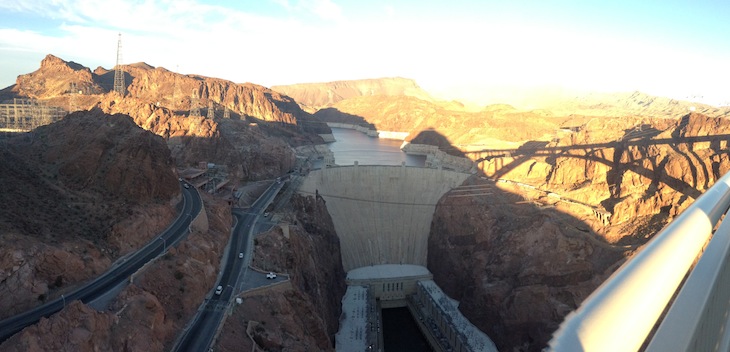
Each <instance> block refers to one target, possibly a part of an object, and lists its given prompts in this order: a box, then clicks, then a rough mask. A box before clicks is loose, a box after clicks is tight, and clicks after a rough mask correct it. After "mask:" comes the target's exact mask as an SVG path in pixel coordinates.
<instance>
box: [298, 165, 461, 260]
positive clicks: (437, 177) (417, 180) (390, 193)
mask: <svg viewBox="0 0 730 352" xmlns="http://www.w3.org/2000/svg"><path fill="white" fill-rule="evenodd" d="M467 177H469V174H464V173H459V172H455V171H449V170H438V169H427V168H416V167H405V166H358V165H355V166H346V167H333V168H326V169H322V170H315V171H312V172H311V173H310V174H309V176H307V177H306V178H305V180H304V181H303V182H302V185H301V186H300V188H299V191H300V192H302V193H305V194H308V195H315V194H317V195H319V196H321V197H322V198H324V200H325V201H326V202H327V209H328V210H329V213H330V215H331V216H332V222H333V223H334V225H335V230H336V231H337V235H338V236H339V238H340V247H341V249H340V250H341V253H342V266H343V267H344V269H345V271H350V270H352V269H355V268H359V267H363V266H368V265H379V264H415V265H421V266H426V255H427V250H428V234H429V231H430V228H431V219H432V217H433V213H434V210H435V208H436V203H437V202H438V200H439V199H440V198H441V197H442V196H443V194H444V193H446V192H447V191H448V190H450V189H451V188H454V187H456V186H459V185H461V183H463V182H464V180H466V178H467Z"/></svg>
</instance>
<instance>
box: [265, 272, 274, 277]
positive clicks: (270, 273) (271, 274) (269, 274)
mask: <svg viewBox="0 0 730 352" xmlns="http://www.w3.org/2000/svg"><path fill="white" fill-rule="evenodd" d="M266 278H267V279H276V274H274V273H272V272H269V273H268V274H266Z"/></svg>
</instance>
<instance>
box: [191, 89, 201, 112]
mask: <svg viewBox="0 0 730 352" xmlns="http://www.w3.org/2000/svg"><path fill="white" fill-rule="evenodd" d="M199 99H200V97H199V96H198V90H197V89H196V88H193V93H192V94H191V95H190V115H189V117H194V116H196V117H199V116H200V107H199V106H198V100H199Z"/></svg>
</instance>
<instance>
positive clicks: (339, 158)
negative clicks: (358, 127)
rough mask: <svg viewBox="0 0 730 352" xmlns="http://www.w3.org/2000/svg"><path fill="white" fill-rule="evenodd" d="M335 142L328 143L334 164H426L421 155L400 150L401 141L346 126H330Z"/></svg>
mask: <svg viewBox="0 0 730 352" xmlns="http://www.w3.org/2000/svg"><path fill="white" fill-rule="evenodd" d="M332 135H334V136H335V139H336V140H337V141H336V142H332V143H329V144H328V145H329V148H330V150H332V152H333V153H334V154H335V164H337V165H340V166H346V165H353V164H354V163H355V161H357V162H358V165H401V163H402V162H404V161H405V162H406V165H407V166H420V167H423V166H424V165H425V164H426V157H425V156H423V155H408V154H406V153H404V152H403V151H401V150H400V146H401V144H403V141H399V140H395V139H382V138H375V137H368V135H366V134H364V133H362V132H358V131H355V130H351V129H347V128H332Z"/></svg>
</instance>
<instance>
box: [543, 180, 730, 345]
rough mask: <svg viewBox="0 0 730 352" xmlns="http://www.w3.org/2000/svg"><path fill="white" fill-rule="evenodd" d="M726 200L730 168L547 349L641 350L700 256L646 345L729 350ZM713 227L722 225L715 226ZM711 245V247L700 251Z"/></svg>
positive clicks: (729, 201)
mask: <svg viewBox="0 0 730 352" xmlns="http://www.w3.org/2000/svg"><path fill="white" fill-rule="evenodd" d="M728 207H730V173H728V174H726V175H725V176H723V177H722V178H720V179H719V180H718V181H717V182H716V183H715V185H713V186H712V187H711V188H710V189H709V190H707V191H706V192H705V193H704V194H703V195H702V196H700V197H699V198H698V199H697V200H696V201H695V202H694V203H693V204H692V205H690V206H689V207H688V208H687V209H686V210H685V211H684V212H683V213H682V214H681V215H680V216H678V217H677V218H676V219H675V220H674V221H672V222H671V223H670V224H669V225H667V226H666V227H665V228H664V229H663V230H662V231H661V232H659V233H658V234H657V235H656V236H654V238H653V239H652V240H651V241H650V242H649V243H647V245H646V247H645V248H644V249H643V250H642V251H641V252H639V253H637V254H636V255H635V256H634V257H633V258H632V259H630V260H629V261H627V262H626V263H625V264H624V265H622V266H621V267H620V268H619V269H618V270H617V271H616V272H615V273H614V274H613V275H612V276H611V277H610V278H609V279H608V280H606V282H604V283H603V284H602V285H601V286H600V287H599V288H598V289H596V290H595V291H594V292H593V293H592V294H591V295H590V296H589V297H588V298H587V299H586V300H585V301H584V302H583V303H582V304H581V305H580V307H578V309H577V310H575V311H574V312H572V313H570V314H569V315H568V316H567V317H566V319H565V321H564V322H563V323H562V325H561V326H560V328H559V329H558V331H556V332H555V333H554V334H553V339H552V340H551V341H550V343H549V346H548V348H547V349H546V350H548V351H591V352H592V351H636V350H638V349H640V348H641V346H642V344H644V342H645V340H646V339H647V336H648V335H649V334H650V333H651V332H652V329H653V328H654V326H655V325H656V323H657V322H658V320H659V319H660V317H661V315H662V312H664V311H665V309H666V308H667V305H668V304H669V303H670V301H671V300H672V297H673V296H674V295H675V293H676V292H677V290H678V288H679V286H680V285H681V284H682V281H683V279H684V278H685V276H686V274H687V272H688V271H689V270H690V268H691V267H692V265H693V263H694V262H695V260H696V259H697V257H698V256H699V255H701V257H700V259H699V261H697V264H696V265H695V267H694V268H693V269H692V272H691V273H690V275H689V276H688V277H687V280H686V281H685V283H684V285H682V287H681V290H680V292H679V293H678V294H677V297H676V299H675V300H674V302H673V303H672V305H671V307H670V308H669V310H668V312H667V314H666V316H665V318H664V319H663V320H662V322H661V325H660V326H659V328H658V329H657V331H656V333H655V334H654V336H653V337H652V339H651V341H650V342H649V345H648V347H647V351H698V350H710V351H716V350H722V351H727V350H728V346H729V345H730V341H729V339H730V336H728V335H730V334H728V331H727V329H726V325H727V322H728V319H730V316H729V315H730V313H729V312H730V303H729V299H730V270H728V265H727V263H726V262H727V260H726V258H727V255H728V252H730V221H728V222H722V223H721V218H723V215H725V213H726V212H727V210H728ZM718 224H719V227H718ZM715 228H717V231H713V230H714V229H715ZM713 233H714V236H713ZM710 238H712V240H711V241H710V243H709V244H708V240H709V239H710ZM705 244H707V248H706V250H705V252H704V253H701V252H702V250H703V248H705ZM723 346H724V347H723Z"/></svg>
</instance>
